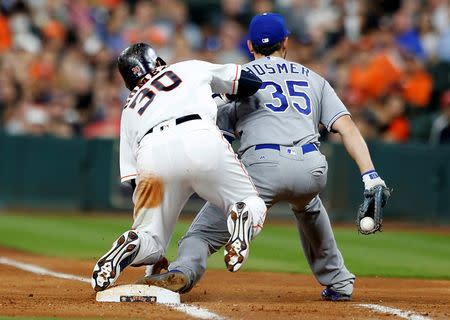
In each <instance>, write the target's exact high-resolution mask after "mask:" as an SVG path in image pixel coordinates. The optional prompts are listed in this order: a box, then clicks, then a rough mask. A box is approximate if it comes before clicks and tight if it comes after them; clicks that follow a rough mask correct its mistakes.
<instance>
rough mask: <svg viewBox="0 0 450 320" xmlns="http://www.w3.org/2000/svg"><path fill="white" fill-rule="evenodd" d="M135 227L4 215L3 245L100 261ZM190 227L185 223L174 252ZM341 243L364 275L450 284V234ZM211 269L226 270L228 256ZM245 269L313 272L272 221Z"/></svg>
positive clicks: (344, 238) (115, 220)
mask: <svg viewBox="0 0 450 320" xmlns="http://www.w3.org/2000/svg"><path fill="white" fill-rule="evenodd" d="M130 224H131V217H123V216H117V217H111V216H108V217H101V216H85V217H83V216H71V215H54V216H48V215H46V216H43V215H36V214H17V213H16V214H3V215H0V245H1V246H5V247H10V248H14V249H19V250H24V251H29V252H33V253H37V254H43V255H48V256H59V257H69V258H77V259H92V260H93V259H96V258H98V257H99V256H101V255H102V254H103V253H104V252H105V251H106V250H107V249H109V247H110V245H111V243H112V241H114V240H115V239H116V238H117V236H118V235H119V234H120V233H122V232H123V231H124V230H126V229H128V228H129V227H130ZM188 225H189V224H188V223H187V222H184V221H180V222H179V223H178V225H177V228H176V231H175V234H174V236H173V238H172V243H171V245H170V248H169V250H168V253H167V256H168V258H169V259H174V258H175V256H176V250H177V248H176V243H177V241H178V240H179V239H180V238H181V236H182V235H183V234H184V232H185V231H186V229H187V227H188ZM335 235H336V239H337V242H338V245H339V248H340V250H341V252H342V254H343V256H344V258H345V261H346V265H347V267H348V268H349V269H350V270H351V271H352V272H353V273H355V274H356V275H359V276H386V277H414V278H436V279H450V271H449V270H450V235H443V234H432V233H426V232H407V231H394V230H392V231H391V230H388V231H384V232H383V233H378V234H376V235H372V236H362V235H359V234H357V232H356V230H355V229H354V228H336V229H335ZM209 268H215V269H217V268H219V269H224V264H223V258H222V253H221V252H220V253H219V254H216V255H214V256H212V257H211V258H210V260H209ZM244 269H245V270H258V271H274V272H299V273H310V270H309V267H308V264H307V262H306V260H305V258H304V256H303V253H302V251H301V249H300V240H299V237H298V234H297V230H296V228H295V227H294V225H293V224H292V225H276V224H274V223H272V222H270V221H269V222H268V223H267V224H266V226H265V228H264V231H263V232H262V234H261V235H260V236H258V238H257V239H256V240H255V242H254V243H253V244H252V248H251V254H250V258H249V260H248V261H247V263H246V265H245V267H244Z"/></svg>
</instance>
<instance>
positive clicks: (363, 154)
mask: <svg viewBox="0 0 450 320" xmlns="http://www.w3.org/2000/svg"><path fill="white" fill-rule="evenodd" d="M332 128H333V130H334V131H337V132H338V133H339V134H340V135H341V137H342V141H343V142H344V146H345V148H346V149H347V152H348V153H349V154H350V156H351V157H352V158H353V159H354V160H355V162H356V163H357V164H358V167H359V170H360V172H361V176H362V180H363V182H364V202H363V203H362V204H361V206H360V207H359V210H358V214H357V217H356V225H357V228H358V230H359V232H361V233H363V234H371V233H375V232H376V231H380V230H381V227H382V223H383V211H382V208H383V207H384V206H385V205H386V202H387V200H388V199H389V197H390V191H389V189H388V188H387V187H386V184H385V182H384V181H383V179H381V178H380V177H379V176H378V174H377V173H376V171H375V168H374V166H373V163H372V159H371V158H370V153H369V149H368V148H367V144H366V142H365V141H364V138H363V137H362V136H361V133H360V132H359V130H358V128H357V127H356V125H355V123H354V122H353V120H352V119H351V118H350V116H349V115H345V116H342V117H340V118H339V119H338V120H336V122H335V123H334V124H333V127H332Z"/></svg>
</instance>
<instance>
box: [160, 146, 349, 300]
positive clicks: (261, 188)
mask: <svg viewBox="0 0 450 320" xmlns="http://www.w3.org/2000/svg"><path fill="white" fill-rule="evenodd" d="M241 160H242V162H243V164H244V165H245V167H246V169H247V171H248V173H249V175H250V176H251V178H252V180H253V183H254V184H255V186H256V188H257V190H258V192H259V194H260V197H261V198H262V199H263V200H264V201H265V202H266V205H267V207H268V208H270V207H271V206H272V205H273V204H275V203H276V202H278V201H287V202H289V203H290V205H291V208H292V211H293V213H294V216H295V219H296V223H297V229H298V232H299V234H300V241H301V244H302V246H303V251H304V253H305V256H306V259H307V261H308V263H309V266H310V267H311V270H312V272H313V274H314V276H315V277H316V279H317V281H318V282H319V283H320V284H321V285H323V286H329V287H331V288H332V289H333V290H335V291H337V292H340V293H343V294H351V293H352V292H353V283H354V281H355V275H353V274H352V273H350V272H349V271H348V270H347V268H346V267H345V265H344V259H343V257H342V255H341V253H340V251H339V249H338V248H337V245H336V241H335V239H334V234H333V230H332V229H331V224H330V219H329V217H328V214H327V212H326V210H325V208H324V206H323V204H322V201H321V200H320V197H319V195H318V194H319V193H320V192H321V191H322V190H323V188H324V187H325V184H326V180H327V171H328V164H327V161H326V159H325V156H324V155H322V154H321V153H320V151H312V152H308V153H305V154H303V150H302V148H300V147H283V146H281V148H280V150H275V149H259V150H255V147H252V148H250V149H248V150H247V151H246V152H245V153H244V154H243V156H242V159H241ZM229 237H230V234H229V233H228V230H227V223H226V214H225V213H224V212H223V211H221V210H220V209H219V208H218V207H216V206H214V205H213V204H211V203H206V204H205V205H204V207H203V208H202V209H201V211H200V212H199V213H198V215H197V217H196V218H195V220H194V221H193V222H192V224H191V226H190V228H189V230H188V232H187V233H186V235H185V236H184V237H183V239H182V240H181V241H180V243H179V250H178V258H177V260H175V261H173V262H172V263H171V264H170V266H169V270H174V269H176V270H180V271H182V272H183V273H185V274H186V275H187V276H188V278H189V286H188V287H187V288H185V290H184V292H187V291H189V290H190V289H191V288H192V287H193V286H194V285H195V284H196V283H197V282H198V281H199V280H200V278H201V277H202V276H203V274H204V272H205V270H206V264H207V258H208V256H209V255H211V254H213V253H215V252H217V251H218V250H219V249H220V248H221V247H222V246H223V245H225V244H226V242H227V241H228V239H229Z"/></svg>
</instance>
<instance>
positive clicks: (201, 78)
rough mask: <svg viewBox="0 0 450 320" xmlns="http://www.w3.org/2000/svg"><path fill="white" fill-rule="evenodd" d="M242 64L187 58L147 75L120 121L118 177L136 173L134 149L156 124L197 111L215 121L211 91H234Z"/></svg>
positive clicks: (135, 151) (130, 176)
mask: <svg viewBox="0 0 450 320" xmlns="http://www.w3.org/2000/svg"><path fill="white" fill-rule="evenodd" d="M240 74H241V66H239V65H236V64H226V65H218V64H212V63H208V62H204V61H199V60H189V61H184V62H180V63H176V64H173V65H170V66H162V67H159V68H157V69H156V71H155V72H154V73H152V74H149V75H147V76H146V79H147V82H145V84H144V85H142V86H141V87H136V88H134V89H133V91H132V92H131V93H130V95H129V97H128V99H127V102H126V105H125V107H124V110H123V112H122V119H121V124H120V174H121V181H122V182H124V181H127V180H131V179H134V178H135V177H136V175H137V170H136V153H137V149H138V148H139V141H140V140H141V139H142V137H143V136H144V135H145V133H146V132H147V131H148V130H150V129H151V128H153V127H154V126H156V125H157V124H159V123H161V122H164V121H167V120H170V119H176V118H179V117H183V116H186V115H190V114H199V115H200V116H201V117H202V119H204V120H209V121H211V122H213V123H215V121H216V116H217V106H216V103H215V102H214V100H213V98H212V93H230V94H235V93H236V92H237V86H238V79H239V78H240Z"/></svg>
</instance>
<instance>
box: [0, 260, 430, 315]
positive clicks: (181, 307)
mask: <svg viewBox="0 0 450 320" xmlns="http://www.w3.org/2000/svg"><path fill="white" fill-rule="evenodd" d="M0 264H3V265H7V266H11V267H14V268H17V269H21V270H24V271H28V272H31V273H34V274H39V275H45V276H51V277H55V278H60V279H65V280H76V281H81V282H85V283H91V280H90V279H89V278H84V277H80V276H77V275H74V274H69V273H62V272H56V271H52V270H49V269H46V268H42V267H40V266H38V265H34V264H29V263H23V262H20V261H17V260H14V259H10V258H7V257H1V256H0ZM165 306H167V307H169V308H172V309H174V310H177V311H179V312H183V313H185V314H187V315H189V316H191V317H194V318H197V319H204V320H225V319H226V318H224V317H222V316H219V315H218V314H216V313H214V312H211V311H209V310H208V309H204V308H200V307H197V306H194V305H189V304H184V303H180V304H167V305H165ZM355 306H357V307H360V308H366V309H370V310H373V311H376V312H380V313H388V314H391V315H395V316H397V317H400V318H403V319H407V320H431V318H429V317H425V316H423V315H420V314H417V313H414V312H412V311H405V310H401V309H396V308H391V307H386V306H382V305H378V304H370V303H361V304H356V305H355Z"/></svg>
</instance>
